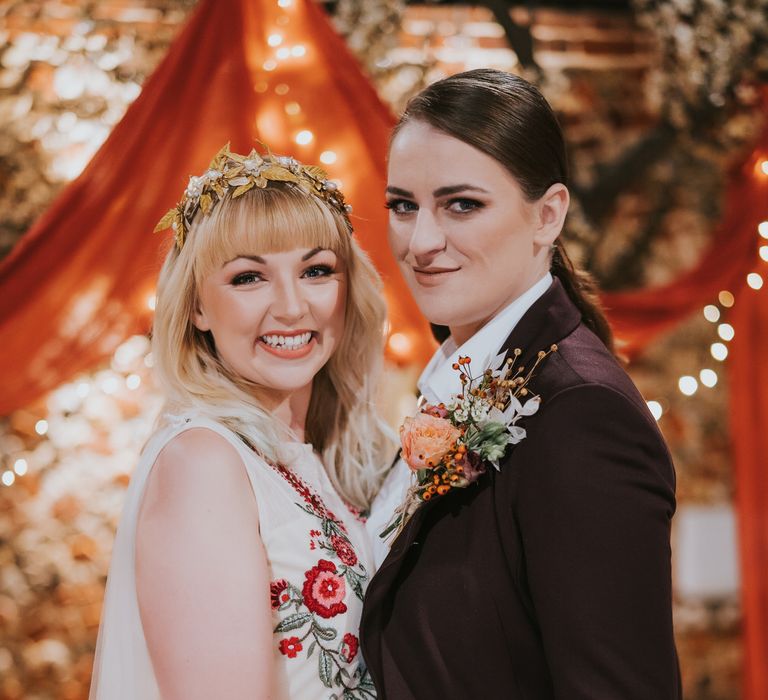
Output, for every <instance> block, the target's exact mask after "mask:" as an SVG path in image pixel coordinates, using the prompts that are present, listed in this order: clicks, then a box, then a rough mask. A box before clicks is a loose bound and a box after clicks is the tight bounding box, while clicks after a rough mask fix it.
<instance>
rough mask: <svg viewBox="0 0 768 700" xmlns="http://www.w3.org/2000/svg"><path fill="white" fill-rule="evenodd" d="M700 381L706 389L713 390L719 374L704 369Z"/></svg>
mask: <svg viewBox="0 0 768 700" xmlns="http://www.w3.org/2000/svg"><path fill="white" fill-rule="evenodd" d="M699 380H700V381H701V383H702V384H703V385H704V386H705V387H707V388H709V389H711V388H712V387H713V386H715V385H716V384H717V372H715V370H713V369H703V370H701V372H699Z"/></svg>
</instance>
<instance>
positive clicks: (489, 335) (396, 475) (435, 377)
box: [366, 272, 552, 568]
mask: <svg viewBox="0 0 768 700" xmlns="http://www.w3.org/2000/svg"><path fill="white" fill-rule="evenodd" d="M551 284H552V275H551V273H549V272H547V274H546V275H544V277H542V278H541V279H540V280H539V281H538V282H536V284H534V285H533V286H532V287H531V288H530V289H529V290H528V291H527V292H525V293H524V294H522V295H520V296H519V297H517V299H515V300H514V301H513V302H511V303H510V304H508V305H507V306H505V307H504V308H503V309H502V310H501V311H500V312H499V313H498V314H496V315H495V316H494V317H493V318H492V319H491V320H490V321H488V323H486V324H485V325H484V326H483V327H482V328H481V329H480V330H479V331H477V333H475V334H474V335H473V336H472V337H471V338H469V340H467V341H466V342H464V343H463V344H462V345H461V347H457V346H456V342H455V341H454V339H453V338H452V337H449V338H448V339H447V340H446V341H445V342H444V343H443V344H442V345H441V346H440V347H439V348H438V350H437V352H435V354H434V355H433V356H432V359H431V360H430V361H429V363H428V364H427V366H426V367H425V368H424V371H423V372H422V373H421V376H420V377H419V381H418V387H419V391H420V392H421V394H422V396H424V398H426V399H427V401H429V402H430V403H440V402H441V401H443V402H447V401H448V400H449V399H450V397H451V395H452V394H455V393H457V391H458V386H457V381H458V380H457V374H456V371H455V370H454V369H453V364H454V363H455V362H456V361H457V360H458V358H459V355H461V356H462V357H464V356H469V357H471V358H472V364H473V365H474V367H475V368H485V367H487V366H488V364H489V363H490V361H491V360H493V358H494V357H496V355H497V354H498V353H499V350H500V349H501V344H502V343H503V342H504V340H506V339H507V337H508V336H509V334H510V333H511V332H512V331H513V330H514V328H515V326H517V324H518V322H519V321H520V319H521V318H522V317H523V316H524V315H525V312H526V311H528V309H530V308H531V306H533V304H534V303H535V302H536V301H537V300H538V299H539V298H540V297H541V296H542V295H543V294H544V292H546V291H547V289H549V287H550V285H551ZM499 339H501V340H499ZM478 371H480V370H479V369H478ZM410 485H411V471H410V469H408V467H407V466H406V464H405V462H404V461H403V460H402V459H401V460H399V461H398V463H397V464H396V465H395V466H394V467H393V469H392V470H391V471H390V472H389V474H388V475H387V478H386V479H385V480H384V483H383V484H382V486H381V489H380V491H379V493H378V494H377V496H376V498H375V499H374V501H373V503H372V505H371V513H370V516H369V517H368V521H367V522H366V529H367V530H368V533H369V535H370V536H371V539H372V540H373V549H374V558H375V560H376V568H378V567H379V566H381V563H382V562H383V561H384V558H385V557H386V556H387V553H388V552H389V544H391V538H390V539H389V540H388V541H387V542H384V541H383V540H382V539H381V538H380V537H379V533H380V532H382V531H383V530H384V528H385V527H386V526H387V524H388V523H389V521H390V519H391V518H392V515H393V514H394V512H395V510H396V508H397V507H398V506H399V505H400V504H401V503H402V502H403V500H404V498H405V494H406V492H407V490H408V487H409V486H410Z"/></svg>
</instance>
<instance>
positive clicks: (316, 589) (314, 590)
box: [302, 559, 347, 618]
mask: <svg viewBox="0 0 768 700" xmlns="http://www.w3.org/2000/svg"><path fill="white" fill-rule="evenodd" d="M336 572H337V569H336V565H335V564H334V563H333V562H331V561H327V560H325V559H321V560H320V561H319V562H318V563H317V566H313V567H312V568H311V569H310V570H309V571H307V573H306V574H305V577H306V580H305V581H304V589H303V590H302V593H303V594H304V604H305V605H306V606H307V607H308V608H309V609H310V610H311V611H312V612H313V613H317V614H318V615H320V617H325V618H328V617H334V616H335V615H341V614H342V613H345V612H347V606H346V605H345V604H344V596H345V595H346V593H347V587H346V585H345V584H344V579H343V578H342V577H341V576H338V575H337V573H336Z"/></svg>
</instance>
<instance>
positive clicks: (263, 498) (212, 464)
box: [91, 148, 392, 700]
mask: <svg viewBox="0 0 768 700" xmlns="http://www.w3.org/2000/svg"><path fill="white" fill-rule="evenodd" d="M158 227H159V228H165V227H172V228H173V229H174V231H175V245H174V246H173V248H172V249H171V250H170V252H169V253H168V256H167V258H166V261H165V264H164V267H163V269H162V272H161V274H160V280H159V284H158V295H157V310H156V314H155V323H154V329H153V339H152V343H153V356H154V358H155V363H156V370H157V377H158V379H159V381H160V384H161V386H162V388H163V390H164V392H165V394H166V398H167V405H166V409H165V412H164V414H163V415H162V416H161V419H160V425H159V427H158V429H157V431H156V432H155V433H154V434H153V436H152V437H151V438H150V440H149V441H148V443H147V445H146V447H145V449H144V451H143V454H142V456H141V459H140V462H139V464H138V467H137V469H136V471H135V473H134V475H133V479H132V482H131V485H130V488H129V492H128V497H127V502H126V506H125V511H124V514H123V516H122V520H121V522H120V526H119V528H118V534H117V539H116V542H115V547H114V552H113V558H112V564H111V568H110V572H109V578H108V584H107V592H106V598H105V603H104V611H103V616H102V622H101V629H100V631H99V642H98V648H97V654H96V661H95V666H94V677H93V682H92V687H91V699H92V700H129V699H130V700H139V699H140V700H155V699H158V698H162V699H163V700H195V699H196V698H200V699H201V700H202V699H205V700H210V699H211V698H226V699H227V700H239V699H240V698H242V699H243V700H245V699H246V698H247V699H248V700H254V699H256V698H270V699H271V698H275V699H282V698H290V699H298V698H306V699H307V700H318V699H319V698H341V697H343V698H350V699H352V698H361V699H362V698H372V697H375V693H374V690H373V685H372V683H371V681H370V679H369V676H368V674H367V672H366V670H365V667H364V666H363V664H362V660H361V655H360V654H359V651H358V624H359V619H360V614H361V609H362V598H363V593H364V590H365V588H366V585H367V582H368V579H369V577H370V575H371V573H372V572H371V569H372V560H371V551H370V545H369V543H368V541H367V539H366V535H365V530H364V528H363V525H362V523H361V522H360V520H359V518H358V516H357V514H358V513H359V510H361V509H364V508H366V507H367V506H368V504H369V502H370V500H371V499H372V497H373V495H374V494H375V492H376V490H377V488H378V485H379V482H380V477H381V473H382V470H383V469H385V468H386V466H387V458H388V457H389V456H390V455H391V454H392V446H391V443H390V441H389V438H388V436H387V433H386V429H385V428H384V427H383V426H382V425H381V424H380V422H379V420H378V419H377V417H376V415H375V413H374V411H373V408H372V405H373V402H372V390H373V386H374V382H375V378H376V376H377V374H378V370H379V365H380V361H381V350H382V329H383V326H384V317H385V309H384V305H383V301H382V297H381V291H380V282H379V278H378V276H377V274H376V272H375V271H374V269H373V267H372V265H371V264H370V262H369V261H368V259H367V258H366V256H365V255H364V253H363V252H362V251H361V250H360V248H359V247H358V245H357V243H356V242H355V240H354V239H353V238H352V236H351V226H350V223H349V218H348V216H347V207H346V205H345V204H344V198H343V196H342V194H341V193H340V192H339V191H338V190H337V189H336V188H335V187H334V185H333V183H331V182H329V181H327V180H326V179H325V174H324V173H323V171H322V170H321V169H320V168H315V167H311V166H302V165H301V164H299V163H297V162H296V161H295V160H293V159H291V158H285V157H273V156H271V155H270V156H264V157H261V156H259V155H258V154H256V153H255V152H251V153H250V154H249V155H248V156H242V155H238V154H235V153H231V152H230V151H229V150H228V149H227V148H225V149H223V150H222V151H221V152H220V153H219V154H218V155H217V156H216V158H215V159H214V161H213V163H212V164H211V167H210V169H209V170H208V171H207V172H206V173H205V174H204V175H203V176H201V177H193V178H191V180H190V183H189V186H188V188H187V190H186V191H185V193H184V197H183V199H182V201H181V202H180V203H179V205H178V206H177V207H176V208H175V209H173V210H171V211H170V212H169V213H168V215H166V217H165V218H164V219H163V221H161V223H160V224H159V226H158Z"/></svg>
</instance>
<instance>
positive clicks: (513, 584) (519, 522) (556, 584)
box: [361, 280, 682, 700]
mask: <svg viewBox="0 0 768 700" xmlns="http://www.w3.org/2000/svg"><path fill="white" fill-rule="evenodd" d="M553 343H557V345H558V348H559V350H558V352H556V353H553V354H552V355H551V356H550V357H548V358H547V359H546V361H545V362H544V363H543V364H542V365H541V366H540V368H539V369H538V370H537V372H536V374H535V376H534V377H533V379H532V380H531V383H530V384H529V387H530V388H531V390H532V391H533V392H534V393H537V394H540V395H541V397H542V404H541V408H540V409H539V411H538V413H536V414H535V415H533V416H530V417H528V418H525V419H524V420H525V421H526V422H525V423H523V422H521V423H520V425H521V426H522V427H524V428H526V430H527V432H528V435H527V437H526V438H525V439H524V440H523V441H522V442H520V443H519V444H518V445H516V446H514V447H513V448H512V449H511V452H510V453H508V455H507V456H506V457H505V459H504V460H503V461H502V462H501V465H500V466H501V468H500V471H498V472H496V471H494V470H493V469H492V468H491V469H490V470H489V472H488V473H487V474H485V475H484V476H483V477H481V478H480V480H479V481H478V482H477V483H475V484H473V485H471V486H470V487H468V488H466V489H456V490H455V491H452V492H450V493H448V494H447V495H446V496H443V497H439V498H435V499H433V500H431V501H429V502H427V503H425V504H422V505H421V506H420V507H419V509H418V510H417V511H416V513H415V514H414V515H413V517H412V518H411V520H410V521H409V522H408V524H407V525H406V527H405V528H404V530H403V531H402V532H401V533H400V535H399V536H398V537H397V539H396V540H395V542H394V543H393V546H392V549H391V551H390V553H389V556H388V557H387V558H386V560H385V561H384V563H383V564H382V566H381V568H380V569H379V571H378V572H377V573H376V575H375V576H374V577H373V579H372V580H371V582H370V584H369V587H368V591H367V593H366V598H365V605H364V609H363V618H362V626H361V643H362V652H363V655H364V657H365V661H366V663H367V664H368V667H369V669H370V671H371V674H372V676H373V679H374V682H375V684H376V689H377V691H378V697H379V698H382V699H385V700H411V699H413V700H429V699H431V698H439V699H440V700H445V699H453V698H456V699H457V700H480V699H482V700H495V699H496V698H499V699H501V698H504V699H506V700H587V699H589V700H679V698H681V697H682V693H681V690H680V678H679V671H678V663H677V655H676V651H675V644H674V638H673V632H672V604H671V583H670V545H669V535H670V521H671V518H672V514H673V512H674V509H675V498H674V471H673V467H672V463H671V460H670V456H669V452H668V450H667V448H666V445H665V443H664V440H663V438H662V437H661V434H660V432H659V430H658V428H657V426H656V422H655V420H654V419H653V417H652V416H651V414H650V413H649V411H648V408H647V406H646V404H645V401H644V400H643V399H642V397H641V396H640V394H639V392H638V391H637V389H636V388H635V386H634V384H633V383H632V381H631V380H630V379H629V377H628V376H627V375H626V373H625V372H624V370H623V369H622V368H621V367H620V366H619V364H618V363H617V362H616V360H615V359H614V358H613V356H612V355H611V354H610V353H609V352H608V351H607V349H606V348H605V346H604V345H603V344H602V343H601V342H600V340H599V339H598V338H597V337H596V336H595V335H594V334H593V333H592V332H591V331H589V330H588V329H587V328H586V327H585V326H584V325H583V323H582V322H581V316H580V314H579V311H578V310H577V309H576V307H575V306H574V305H573V303H572V302H571V301H570V299H569V298H568V296H567V294H566V293H565V291H564V289H563V287H562V286H561V284H560V283H559V281H557V280H555V282H554V283H553V284H552V286H551V287H550V289H549V290H548V291H547V292H546V293H545V294H544V295H543V296H542V297H541V298H540V299H539V300H538V301H537V302H536V303H535V304H534V305H533V306H532V307H531V308H530V309H529V311H528V312H527V313H526V315H525V316H524V317H523V318H522V319H521V321H520V322H519V324H518V325H517V326H516V328H515V330H514V331H513V332H512V334H511V335H510V337H509V338H508V339H507V341H506V342H505V343H504V348H507V349H510V350H512V349H514V348H518V347H519V348H520V349H521V350H522V351H523V355H522V359H523V360H524V364H525V365H526V366H531V360H532V358H534V357H535V355H536V353H537V352H538V351H540V350H546V349H548V348H549V347H550V345H552V344H553Z"/></svg>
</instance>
